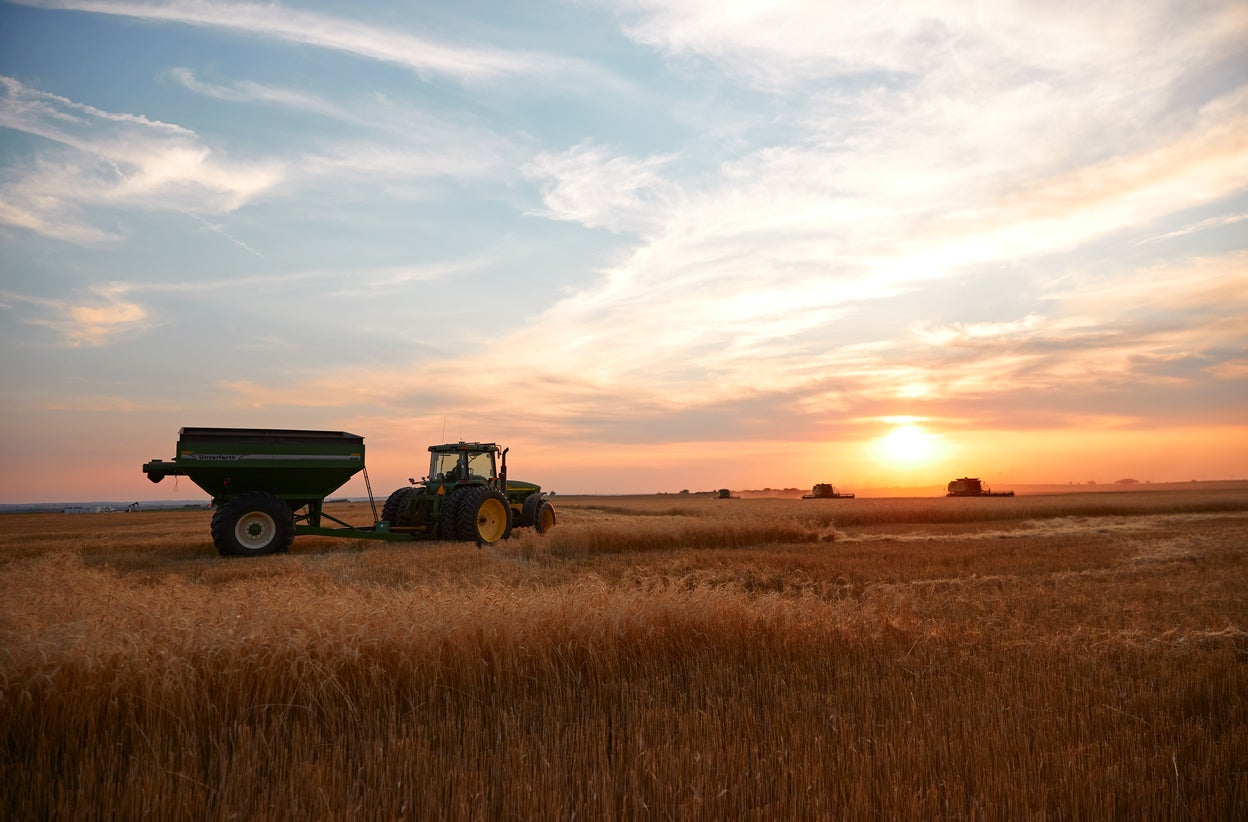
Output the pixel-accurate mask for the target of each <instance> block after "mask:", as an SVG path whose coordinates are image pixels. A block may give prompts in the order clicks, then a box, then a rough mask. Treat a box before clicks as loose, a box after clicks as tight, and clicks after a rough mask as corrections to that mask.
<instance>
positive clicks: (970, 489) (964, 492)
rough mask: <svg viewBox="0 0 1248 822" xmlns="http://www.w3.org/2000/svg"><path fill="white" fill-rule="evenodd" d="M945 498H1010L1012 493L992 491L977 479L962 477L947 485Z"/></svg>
mask: <svg viewBox="0 0 1248 822" xmlns="http://www.w3.org/2000/svg"><path fill="white" fill-rule="evenodd" d="M945 496H946V497H1012V496H1014V492H1013V491H992V490H990V489H988V488H985V487H984V483H983V482H982V481H981V480H980V479H979V478H978V477H962V478H960V479H955V480H953V481H952V482H950V483H949V487H948V493H946V494H945Z"/></svg>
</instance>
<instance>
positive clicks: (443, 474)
mask: <svg viewBox="0 0 1248 822" xmlns="http://www.w3.org/2000/svg"><path fill="white" fill-rule="evenodd" d="M429 452H430V453H429V476H428V478H427V481H429V482H452V483H457V482H472V481H476V482H493V481H497V480H498V468H497V465H496V463H495V456H496V455H497V454H498V446H497V445H495V444H494V443H492V442H487V443H481V442H457V443H448V444H446V445H431V446H429Z"/></svg>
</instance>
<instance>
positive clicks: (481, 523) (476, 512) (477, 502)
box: [458, 486, 511, 545]
mask: <svg viewBox="0 0 1248 822" xmlns="http://www.w3.org/2000/svg"><path fill="white" fill-rule="evenodd" d="M458 514H459V534H458V536H459V538H460V539H469V540H472V541H474V542H476V543H478V544H487V545H488V544H492V543H495V542H498V541H499V540H500V539H507V537H509V536H511V507H510V506H509V505H508V504H507V498H506V497H504V496H503V495H502V494H501V493H500V492H498V491H496V490H494V489H493V488H489V487H486V486H481V487H479V488H473V489H472V490H471V491H469V492H468V494H467V495H466V496H465V498H464V500H463V503H462V504H461V505H460V508H459V512H458Z"/></svg>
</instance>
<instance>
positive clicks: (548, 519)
mask: <svg viewBox="0 0 1248 822" xmlns="http://www.w3.org/2000/svg"><path fill="white" fill-rule="evenodd" d="M554 527H555V506H553V505H551V504H550V503H549V502H548V501H546V500H542V504H541V505H539V506H537V515H536V516H535V517H534V519H533V528H534V529H535V530H536V531H537V533H539V534H544V533H546V532H547V531H549V530H550V529H551V528H554Z"/></svg>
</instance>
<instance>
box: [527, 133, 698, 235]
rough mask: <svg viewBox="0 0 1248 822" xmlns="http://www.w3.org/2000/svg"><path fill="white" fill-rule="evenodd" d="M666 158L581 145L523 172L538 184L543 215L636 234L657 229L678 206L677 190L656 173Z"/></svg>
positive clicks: (546, 157) (545, 158)
mask: <svg viewBox="0 0 1248 822" xmlns="http://www.w3.org/2000/svg"><path fill="white" fill-rule="evenodd" d="M670 159H671V158H670V157H645V158H640V159H636V158H631V157H625V156H619V155H616V156H612V155H611V153H610V151H609V150H608V149H607V148H606V147H603V146H594V145H591V144H588V143H582V144H580V145H577V146H574V147H572V148H570V149H568V150H567V151H564V152H560V153H543V154H539V155H538V156H537V157H535V158H533V160H532V161H530V162H529V163H528V164H527V165H526V166H525V167H524V173H525V174H526V175H527V176H528V177H531V178H534V179H537V180H539V181H541V182H542V202H543V203H544V204H545V205H546V209H547V210H546V214H545V216H547V217H550V218H552V219H556V220H571V221H574V222H578V223H581V224H582V225H584V226H587V227H589V228H606V229H608V230H611V231H636V230H642V229H646V228H649V227H652V226H654V225H656V224H657V223H658V222H659V221H661V220H662V219H663V218H664V216H665V215H666V214H668V213H670V212H671V211H673V210H674V209H675V208H676V207H678V202H679V191H678V189H677V187H676V186H675V185H674V184H673V183H671V182H670V181H668V180H666V179H664V178H663V177H662V176H661V174H660V172H661V170H662V168H663V166H664V165H665V164H666V163H667V162H669V161H670Z"/></svg>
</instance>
